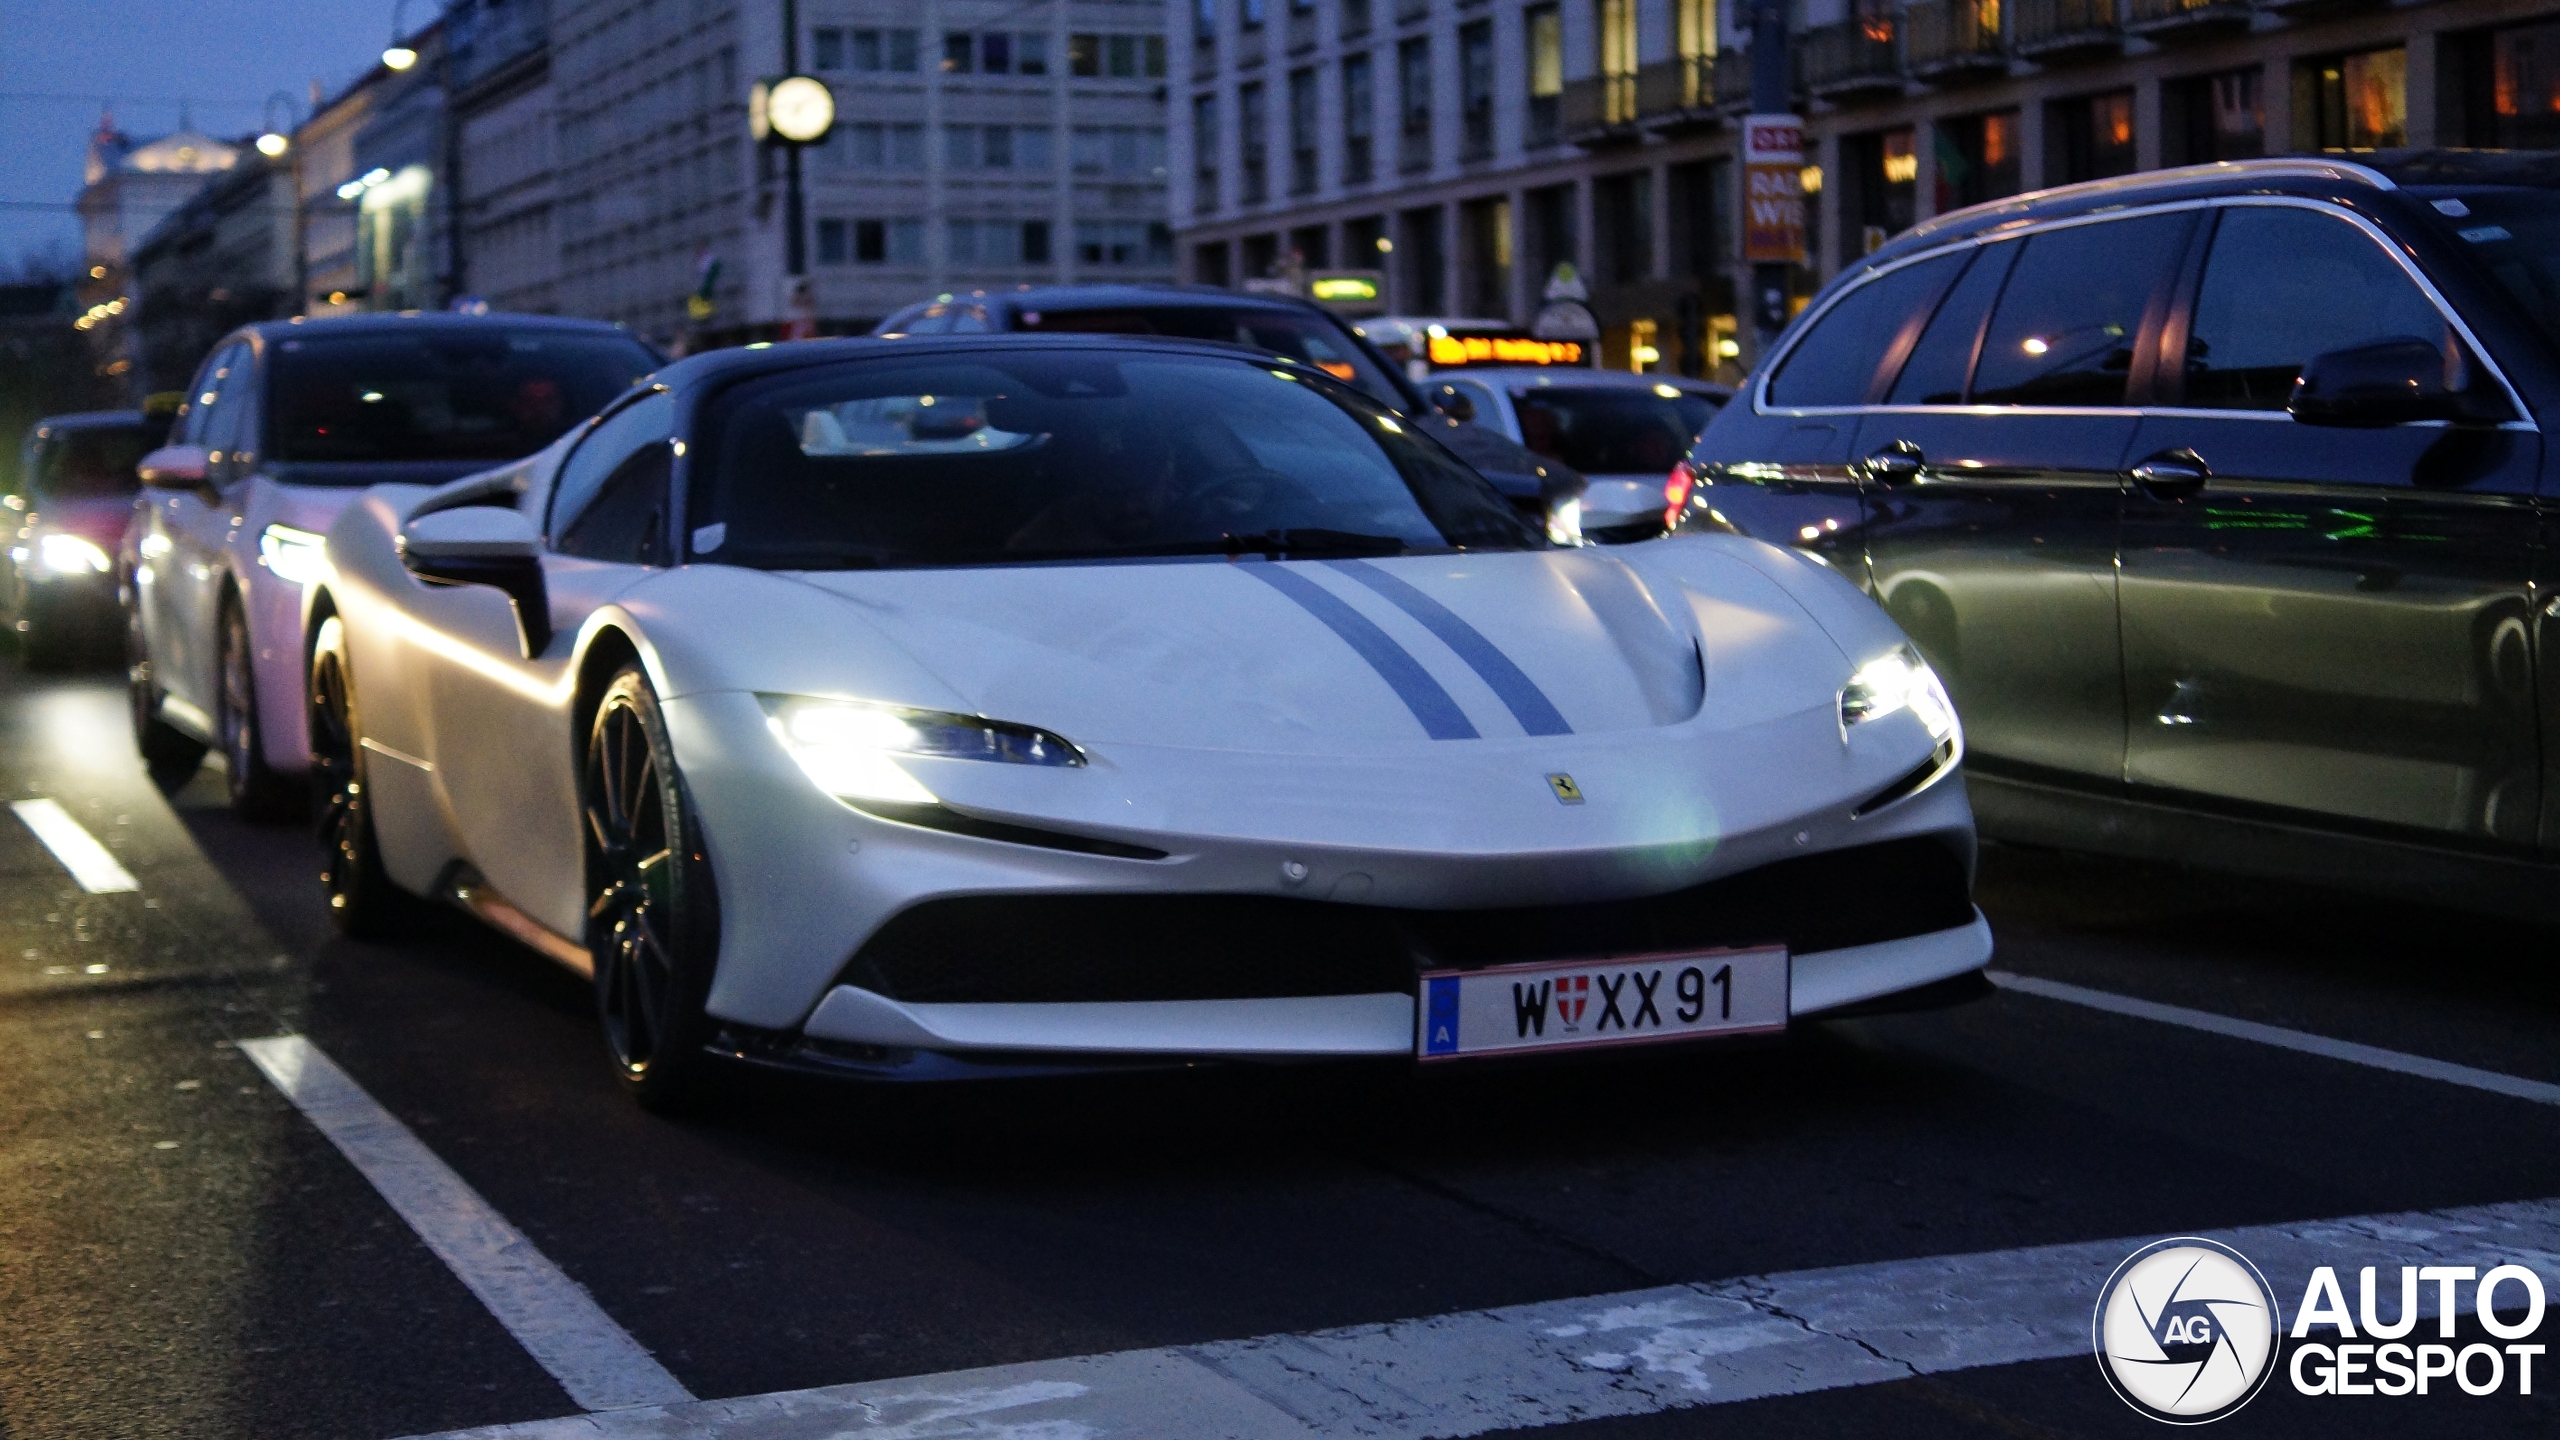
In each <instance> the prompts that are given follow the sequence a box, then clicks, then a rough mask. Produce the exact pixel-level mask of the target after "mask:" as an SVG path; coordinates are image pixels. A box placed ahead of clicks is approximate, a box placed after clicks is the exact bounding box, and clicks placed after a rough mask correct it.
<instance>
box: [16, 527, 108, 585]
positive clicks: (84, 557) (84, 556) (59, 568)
mask: <svg viewBox="0 0 2560 1440" xmlns="http://www.w3.org/2000/svg"><path fill="white" fill-rule="evenodd" d="M36 559H37V560H39V561H41V562H43V564H44V568H46V569H47V570H50V571H52V572H53V573H54V574H56V575H104V574H106V573H107V572H108V571H109V570H111V569H114V568H115V565H114V562H113V561H110V560H109V559H107V552H106V551H104V550H101V549H99V548H98V547H97V546H96V545H93V544H91V543H90V542H89V541H86V540H83V539H81V538H80V537H79V536H77V535H65V534H63V533H61V532H59V531H56V532H54V533H53V534H50V535H47V536H45V537H44V538H42V539H40V540H38V541H36Z"/></svg>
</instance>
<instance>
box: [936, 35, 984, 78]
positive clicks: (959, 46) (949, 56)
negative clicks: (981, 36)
mask: <svg viewBox="0 0 2560 1440" xmlns="http://www.w3.org/2000/svg"><path fill="white" fill-rule="evenodd" d="M977 49H978V47H977V46H976V45H975V44H973V43H971V40H970V36H969V32H968V31H966V30H952V31H948V32H946V33H945V34H944V35H943V37H942V73H944V74H945V75H966V74H968V73H969V72H970V71H972V70H974V69H976V68H977V67H976V66H975V65H973V64H972V63H970V62H971V60H972V59H973V58H974V57H975V56H976V54H977Z"/></svg>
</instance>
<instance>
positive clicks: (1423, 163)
mask: <svg viewBox="0 0 2560 1440" xmlns="http://www.w3.org/2000/svg"><path fill="white" fill-rule="evenodd" d="M1396 120H1397V130H1398V134H1397V137H1396V164H1397V166H1398V167H1399V168H1401V169H1405V170H1427V169H1429V168H1430V166H1431V41H1430V39H1429V38H1428V37H1427V36H1426V37H1421V38H1417V39H1412V40H1407V41H1405V42H1404V43H1403V44H1401V45H1398V46H1397V47H1396Z"/></svg>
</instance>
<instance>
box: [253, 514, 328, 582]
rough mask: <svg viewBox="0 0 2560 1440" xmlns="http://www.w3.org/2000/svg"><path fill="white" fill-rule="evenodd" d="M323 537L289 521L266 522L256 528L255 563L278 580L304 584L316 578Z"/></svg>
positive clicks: (320, 559) (318, 575) (325, 541)
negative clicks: (282, 522) (281, 522)
mask: <svg viewBox="0 0 2560 1440" xmlns="http://www.w3.org/2000/svg"><path fill="white" fill-rule="evenodd" d="M327 543H328V542H327V540H326V539H325V538H324V537H322V536H318V535H314V534H312V533H311V532H310V531H308V530H296V529H295V528H293V527H292V526H290V525H270V526H268V527H267V528H266V529H264V530H261V531H259V532H258V563H259V564H261V565H264V566H266V567H267V568H268V569H269V570H272V571H274V572H275V576H276V578H277V579H279V580H283V581H285V582H287V583H289V584H294V585H308V584H310V583H311V582H312V581H314V580H317V579H319V578H320V570H321V564H322V558H323V555H324V553H325V552H324V548H323V547H324V546H326V544H327Z"/></svg>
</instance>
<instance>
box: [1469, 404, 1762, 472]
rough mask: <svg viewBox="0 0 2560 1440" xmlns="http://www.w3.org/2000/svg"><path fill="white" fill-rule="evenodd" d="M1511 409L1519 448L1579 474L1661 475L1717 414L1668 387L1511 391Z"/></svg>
mask: <svg viewBox="0 0 2560 1440" xmlns="http://www.w3.org/2000/svg"><path fill="white" fill-rule="evenodd" d="M1666 392H1667V393H1666ZM1511 407H1512V409H1513V410H1515V411H1517V412H1518V414H1519V416H1520V443H1521V444H1523V445H1526V446H1528V447H1529V448H1530V449H1532V450H1535V451H1537V452H1538V453H1539V454H1541V455H1544V456H1546V457H1547V458H1548V459H1550V460H1561V461H1563V462H1564V463H1565V464H1567V465H1570V466H1572V467H1573V468H1574V469H1576V470H1579V471H1581V472H1582V473H1583V474H1585V475H1667V474H1669V473H1671V467H1672V466H1673V465H1676V464H1678V463H1679V462H1680V457H1682V456H1684V455H1686V454H1688V453H1689V446H1690V445H1691V444H1692V443H1694V442H1695V441H1696V440H1697V438H1698V432H1699V431H1701V430H1704V429H1706V428H1707V422H1708V421H1709V420H1712V419H1714V418H1715V413H1716V407H1715V405H1714V403H1713V402H1712V401H1709V400H1708V399H1706V397H1704V396H1701V395H1692V394H1689V393H1688V392H1686V391H1684V390H1680V389H1678V388H1676V387H1673V386H1670V385H1659V386H1655V387H1653V388H1650V389H1639V388H1637V387H1635V386H1631V385H1630V386H1610V387H1607V388H1605V389H1604V388H1602V387H1600V386H1596V385H1595V386H1588V387H1576V386H1566V385H1533V386H1530V387H1528V388H1526V389H1521V390H1514V391H1512V392H1511Z"/></svg>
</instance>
